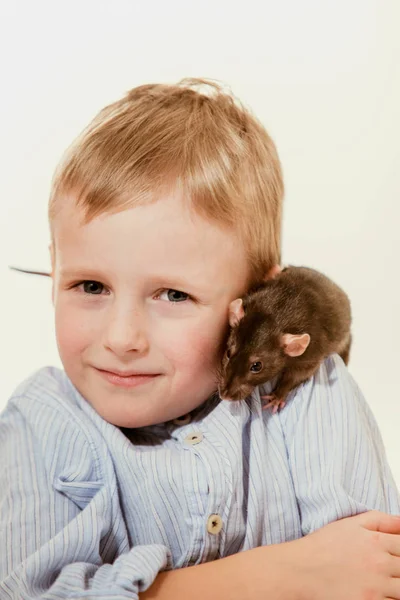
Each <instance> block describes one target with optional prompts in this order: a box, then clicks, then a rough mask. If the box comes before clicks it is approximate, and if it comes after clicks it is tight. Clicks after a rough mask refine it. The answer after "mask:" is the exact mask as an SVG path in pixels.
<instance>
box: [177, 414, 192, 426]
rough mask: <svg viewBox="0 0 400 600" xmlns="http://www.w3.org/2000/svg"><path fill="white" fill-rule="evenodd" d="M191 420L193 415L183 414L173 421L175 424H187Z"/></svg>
mask: <svg viewBox="0 0 400 600" xmlns="http://www.w3.org/2000/svg"><path fill="white" fill-rule="evenodd" d="M191 420H192V417H191V415H182V416H181V417H178V418H177V419H174V420H173V421H172V422H173V424H174V425H187V424H188V423H190V421H191Z"/></svg>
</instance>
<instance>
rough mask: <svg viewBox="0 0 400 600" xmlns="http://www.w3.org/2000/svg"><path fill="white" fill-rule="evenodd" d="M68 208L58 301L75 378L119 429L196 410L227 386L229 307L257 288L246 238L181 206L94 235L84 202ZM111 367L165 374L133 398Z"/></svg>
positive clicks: (103, 224)
mask: <svg viewBox="0 0 400 600" xmlns="http://www.w3.org/2000/svg"><path fill="white" fill-rule="evenodd" d="M63 201H64V206H63V211H62V214H61V215H60V217H59V218H58V219H57V221H56V223H55V224H54V237H55V250H56V259H55V264H54V266H53V303H54V307H55V325H56V337H57V344H58V349H59V353H60V358H61V360H62V363H63V365H64V368H65V371H66V373H67V375H68V376H69V378H70V379H71V381H72V382H73V384H74V385H75V387H76V388H77V389H78V390H79V392H80V393H81V394H82V396H84V397H85V398H86V399H87V400H88V401H89V402H90V404H91V405H92V406H93V407H94V408H95V409H96V411H97V412H98V413H99V414H100V415H101V416H102V417H103V418H104V419H105V420H107V421H109V422H110V423H113V424H114V425H117V426H122V427H142V426H146V425H151V424H155V423H161V422H164V421H168V420H170V419H174V418H176V417H178V416H181V415H183V414H185V413H187V412H189V411H191V410H193V409H194V408H195V407H197V406H199V405H200V404H201V403H203V402H204V401H205V400H206V399H207V398H208V396H209V395H210V394H211V393H212V392H213V391H215V390H216V388H217V385H216V375H215V367H216V366H217V365H218V364H219V361H220V358H221V352H222V343H223V342H224V340H225V336H226V333H227V328H228V306H229V303H230V302H231V301H232V300H233V299H235V298H237V297H239V296H241V295H243V294H244V293H245V292H246V289H247V284H248V281H247V279H248V266H247V262H246V258H245V254H244V249H243V248H242V246H241V244H239V243H238V240H237V238H236V236H235V234H234V232H233V231H227V230H223V229H222V228H220V227H219V226H217V225H215V224H212V223H210V222H209V221H206V220H204V219H203V218H201V217H200V216H198V215H196V214H194V213H192V212H190V211H189V209H188V208H186V207H185V206H184V204H183V203H182V201H181V199H180V198H179V197H177V196H169V197H165V198H164V197H163V198H161V199H160V200H159V201H157V202H155V203H153V204H150V205H147V206H138V207H135V208H131V209H128V210H124V211H123V212H120V213H118V214H114V215H101V216H99V217H97V218H95V219H94V220H93V221H92V222H90V223H89V224H88V225H85V226H82V225H81V224H80V220H79V219H80V217H81V213H80V212H78V210H77V209H76V208H75V206H74V199H73V198H66V199H65V200H63ZM85 281H86V283H82V282H85ZM73 286H76V287H73ZM99 369H101V370H107V371H120V372H129V371H136V372H139V373H147V374H149V373H150V374H154V375H156V376H155V377H152V378H148V379H147V380H146V382H144V383H141V384H140V385H135V386H134V387H129V388H127V387H121V386H118V385H116V384H114V383H111V382H110V381H109V380H108V379H107V378H106V377H105V376H104V374H101V372H99ZM136 381H138V378H136Z"/></svg>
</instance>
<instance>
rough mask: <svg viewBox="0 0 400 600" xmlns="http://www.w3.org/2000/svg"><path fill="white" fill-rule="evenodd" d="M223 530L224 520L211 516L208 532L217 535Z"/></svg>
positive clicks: (208, 521) (217, 516)
mask: <svg viewBox="0 0 400 600" xmlns="http://www.w3.org/2000/svg"><path fill="white" fill-rule="evenodd" d="M221 529H222V519H221V517H220V516H219V515H210V516H209V517H208V520H207V531H208V533H211V534H212V535H217V534H218V533H219V532H220V531H221Z"/></svg>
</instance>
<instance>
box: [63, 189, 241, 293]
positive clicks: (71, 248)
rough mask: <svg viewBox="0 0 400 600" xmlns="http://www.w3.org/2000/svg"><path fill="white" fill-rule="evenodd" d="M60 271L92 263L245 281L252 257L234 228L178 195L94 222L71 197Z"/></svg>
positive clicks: (207, 280)
mask: <svg viewBox="0 0 400 600" xmlns="http://www.w3.org/2000/svg"><path fill="white" fill-rule="evenodd" d="M54 238H55V245H56V253H57V255H58V257H57V263H58V266H59V270H60V274H62V273H66V272H67V271H68V272H72V271H82V270H86V269H91V270H94V269H96V270H97V271H101V272H104V273H105V274H107V273H108V272H111V271H112V272H114V273H115V276H121V278H122V277H124V276H125V275H126V277H132V275H133V274H135V275H139V274H143V275H152V276H153V275H154V276H155V277H156V276H157V275H158V274H163V275H165V276H170V277H174V278H176V279H178V278H179V279H180V280H181V281H182V284H183V283H184V282H185V279H187V278H189V279H190V280H192V281H194V280H196V281H197V283H198V285H199V286H200V287H201V286H202V285H203V286H210V285H214V286H216V287H218V283H220V284H222V285H223V287H224V288H225V287H226V286H227V285H228V286H231V285H232V284H233V285H235V282H237V284H238V285H239V286H240V285H241V284H243V280H246V278H247V270H248V268H247V261H246V258H245V252H244V249H243V248H242V247H241V244H240V243H239V240H238V239H237V237H236V235H235V233H234V231H232V230H229V229H227V228H223V227H221V226H219V225H217V224H215V223H213V222H210V221H207V220H206V219H205V218H203V217H200V216H199V215H197V214H194V212H193V210H188V209H187V206H186V205H184V204H183V203H182V201H181V200H180V199H179V198H177V197H173V196H172V197H165V198H161V199H160V200H159V201H156V202H153V203H152V204H146V205H139V206H135V207H134V208H129V209H125V210H123V211H121V212H117V213H114V214H111V213H106V214H103V215H100V216H99V217H96V218H95V219H93V220H92V221H91V222H89V223H88V224H86V225H84V224H83V222H82V212H81V211H80V210H78V209H77V207H76V206H75V203H74V202H73V201H71V200H69V201H67V202H65V204H64V206H63V210H62V213H61V214H60V217H59V219H58V223H56V224H55V227H54Z"/></svg>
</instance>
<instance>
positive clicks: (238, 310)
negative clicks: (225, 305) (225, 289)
mask: <svg viewBox="0 0 400 600" xmlns="http://www.w3.org/2000/svg"><path fill="white" fill-rule="evenodd" d="M243 317H244V309H243V300H242V299H241V298H236V300H232V302H231V303H230V305H229V325H230V326H231V327H236V325H237V324H238V323H239V321H240V319H242V318H243Z"/></svg>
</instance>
